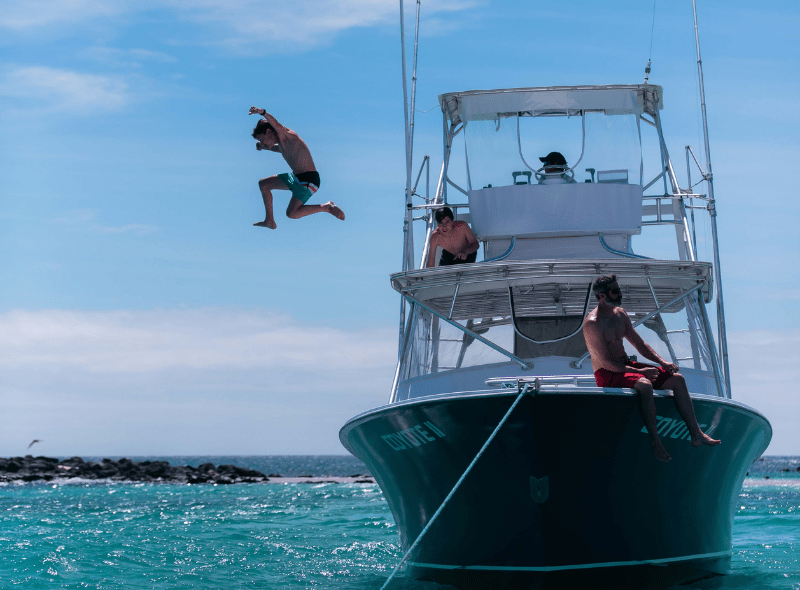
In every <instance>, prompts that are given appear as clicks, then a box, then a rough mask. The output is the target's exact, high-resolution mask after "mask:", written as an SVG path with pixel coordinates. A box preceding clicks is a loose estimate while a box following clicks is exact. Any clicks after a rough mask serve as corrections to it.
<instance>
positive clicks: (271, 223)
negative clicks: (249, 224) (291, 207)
mask: <svg viewBox="0 0 800 590" xmlns="http://www.w3.org/2000/svg"><path fill="white" fill-rule="evenodd" d="M253 225H255V226H256V227H268V228H270V229H275V228H276V227H278V224H277V223H275V220H274V219H271V220H269V221H267V220H264V221H259V222H258V223H254V224H253Z"/></svg>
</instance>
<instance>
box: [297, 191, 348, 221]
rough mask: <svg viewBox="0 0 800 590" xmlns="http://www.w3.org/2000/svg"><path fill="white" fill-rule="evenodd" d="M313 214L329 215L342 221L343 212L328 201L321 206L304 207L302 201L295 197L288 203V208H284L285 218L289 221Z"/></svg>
mask: <svg viewBox="0 0 800 590" xmlns="http://www.w3.org/2000/svg"><path fill="white" fill-rule="evenodd" d="M314 213H330V214H331V215H333V216H334V217H335V218H336V219H341V220H342V221H344V211H342V210H341V209H340V208H339V207H337V206H336V205H334V204H333V201H328V202H327V203H324V204H322V205H304V204H303V201H301V200H300V199H298V198H297V197H292V198H291V200H290V201H289V206H288V207H287V208H286V217H288V218H290V219H300V218H301V217H305V216H306V215H313V214H314Z"/></svg>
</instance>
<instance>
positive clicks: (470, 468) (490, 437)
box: [381, 379, 539, 590]
mask: <svg viewBox="0 0 800 590" xmlns="http://www.w3.org/2000/svg"><path fill="white" fill-rule="evenodd" d="M534 390H535V391H538V390H539V380H538V379H537V380H536V384H535V385H534ZM528 391H529V390H528V388H527V386H523V388H522V391H521V392H520V394H519V395H518V396H517V399H516V400H514V403H513V404H511V407H510V408H509V409H508V411H507V412H506V415H505V416H503V419H502V420H500V422H499V423H498V424H497V427H496V428H495V429H494V431H493V432H492V434H490V435H489V438H487V439H486V442H485V443H483V447H481V450H480V451H478V454H477V455H475V458H474V459H473V460H472V463H470V464H469V467H467V470H466V471H464V473H463V474H462V475H461V477H460V478H459V479H458V481H457V482H456V485H454V486H453V489H452V490H450V493H449V494H447V497H446V498H445V499H444V502H442V504H441V506H439V508H438V509H437V510H436V512H434V514H433V516H432V517H431V519H430V520H429V521H428V524H426V525H425V528H423V529H422V532H421V533H420V534H419V536H418V537H417V540H416V541H414V543H412V544H411V547H409V548H408V551H406V554H405V555H403V559H401V560H400V563H398V564H397V567H395V568H394V571H392V574H391V575H390V576H389V579H387V580H386V582H385V583H384V584H383V586H381V590H386V587H387V586H388V585H389V583H390V582H391V581H392V579H393V578H394V577H395V575H396V574H397V572H398V571H400V568H401V567H403V564H404V563H405V562H406V560H407V559H408V557H409V555H411V552H412V551H414V549H416V548H417V545H419V542H420V541H421V540H422V537H424V536H425V533H427V532H428V529H430V528H431V525H432V524H433V523H434V521H435V520H436V518H437V517H438V516H439V515H440V514H441V513H442V510H444V507H445V506H447V503H448V502H449V501H450V499H451V498H452V497H453V494H455V493H456V490H457V489H458V488H459V486H460V485H461V484H462V482H463V481H464V479H466V477H467V474H469V472H470V471H472V468H473V467H474V466H475V464H476V463H477V462H478V459H480V458H481V455H483V453H484V451H486V449H487V448H488V447H489V444H490V443H491V442H492V440H494V437H495V436H497V433H498V432H500V429H501V428H502V427H503V424H505V422H506V420H508V417H509V416H510V415H511V412H513V411H514V408H516V407H517V404H519V402H520V400H521V399H522V398H523V397H524V396H525V395H526V394H527V393H528Z"/></svg>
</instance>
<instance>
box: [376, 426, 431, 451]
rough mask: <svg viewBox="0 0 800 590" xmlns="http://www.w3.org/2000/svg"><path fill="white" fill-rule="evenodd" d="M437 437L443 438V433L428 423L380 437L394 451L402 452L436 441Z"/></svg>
mask: <svg viewBox="0 0 800 590" xmlns="http://www.w3.org/2000/svg"><path fill="white" fill-rule="evenodd" d="M423 426H425V427H427V430H426V429H425V428H423ZM437 437H438V438H444V432H442V431H441V430H440V429H439V428H437V427H436V425H435V424H434V423H433V422H430V421H427V422H424V423H423V424H421V425H420V424H418V425H417V426H412V427H411V428H406V429H405V430H398V431H397V432H393V433H392V434H384V435H382V436H381V438H382V439H383V440H385V441H386V444H388V445H389V446H390V447H392V448H393V449H394V450H395V451H402V450H405V449H410V448H412V447H421V446H422V445H425V444H428V443H431V442H434V441H436V438H437Z"/></svg>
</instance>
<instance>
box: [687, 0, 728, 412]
mask: <svg viewBox="0 0 800 590" xmlns="http://www.w3.org/2000/svg"><path fill="white" fill-rule="evenodd" d="M692 13H693V15H694V40H695V46H696V48H697V74H698V77H699V79H700V110H701V112H702V114H703V141H704V142H705V149H706V171H705V172H704V173H703V177H704V178H705V180H706V181H707V182H708V212H709V217H711V235H712V239H713V242H714V274H715V275H716V276H715V278H716V280H717V331H718V333H719V350H720V354H721V355H722V370H723V373H724V375H725V389H726V390H727V391H728V397H731V374H730V367H729V365H728V337H727V334H726V330H725V304H724V303H723V300H722V270H721V269H720V261H719V241H718V240H717V210H716V206H715V201H714V175H713V174H712V172H711V150H710V148H709V142H708V118H707V116H706V94H705V89H704V87H703V60H702V59H700V33H699V32H698V28H697V4H696V2H695V0H692Z"/></svg>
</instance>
